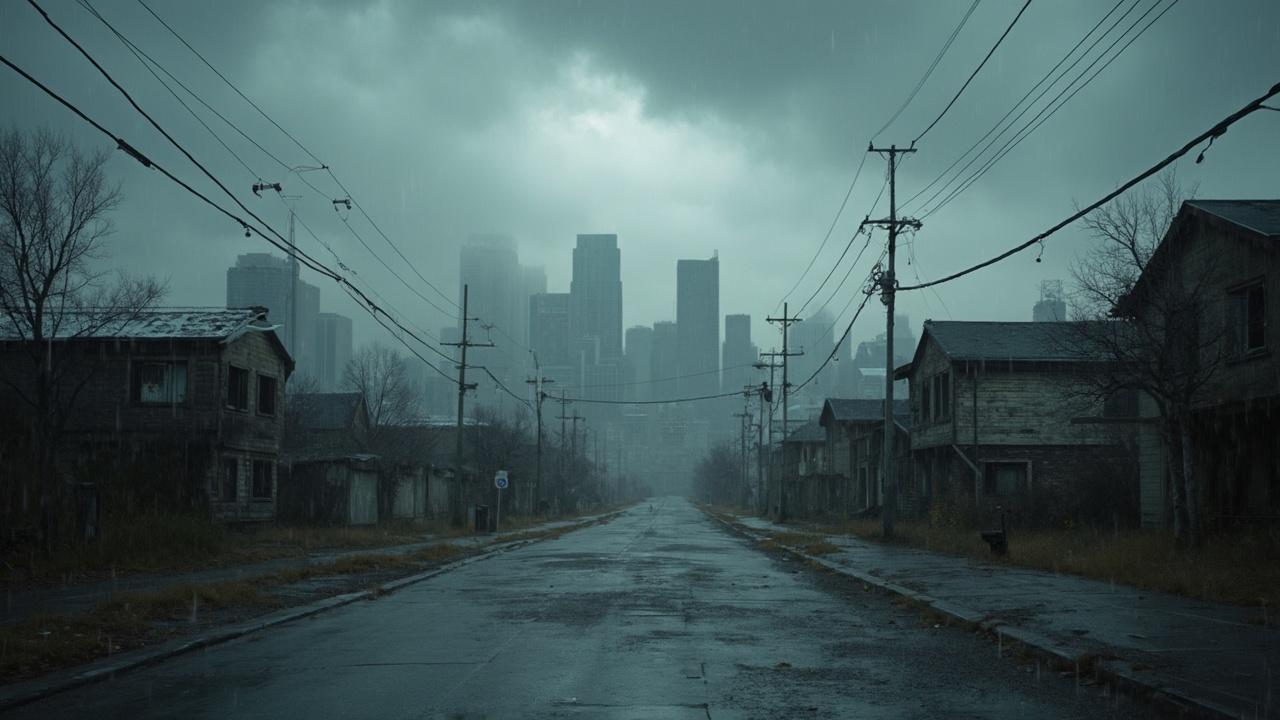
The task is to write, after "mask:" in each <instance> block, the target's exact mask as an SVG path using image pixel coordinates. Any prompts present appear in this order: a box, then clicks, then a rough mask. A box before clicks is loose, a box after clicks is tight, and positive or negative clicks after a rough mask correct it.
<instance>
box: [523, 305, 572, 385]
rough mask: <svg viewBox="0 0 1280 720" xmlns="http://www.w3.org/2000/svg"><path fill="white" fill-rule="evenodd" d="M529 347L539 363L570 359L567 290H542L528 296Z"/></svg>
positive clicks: (557, 363) (564, 361)
mask: <svg viewBox="0 0 1280 720" xmlns="http://www.w3.org/2000/svg"><path fill="white" fill-rule="evenodd" d="M529 347H530V349H532V350H533V351H534V352H535V353H537V354H538V363H539V364H540V365H542V366H543V367H546V366H548V365H568V364H570V363H569V293H541V294H538V295H533V296H531V297H530V298H529Z"/></svg>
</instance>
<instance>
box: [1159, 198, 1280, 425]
mask: <svg viewBox="0 0 1280 720" xmlns="http://www.w3.org/2000/svg"><path fill="white" fill-rule="evenodd" d="M1190 220H1191V222H1190V223H1188V230H1189V232H1191V233H1193V235H1192V236H1191V238H1192V239H1191V241H1190V242H1189V243H1188V244H1187V246H1186V252H1185V254H1184V255H1183V257H1182V258H1181V262H1180V263H1177V264H1176V265H1175V269H1176V271H1177V272H1182V273H1187V274H1192V276H1194V273H1196V272H1197V269H1199V268H1209V269H1210V270H1211V272H1212V276H1213V279H1212V281H1211V287H1213V288H1214V289H1215V291H1214V292H1213V293H1211V296H1210V297H1211V299H1212V300H1213V304H1212V306H1210V307H1208V308H1206V313H1205V317H1204V319H1203V322H1205V323H1207V324H1209V329H1208V331H1209V332H1214V333H1218V334H1221V333H1224V332H1225V321H1226V318H1227V308H1226V301H1227V290H1228V289H1229V288H1232V287H1235V286H1238V285H1240V284H1242V283H1245V282H1248V281H1251V280H1253V279H1255V278H1259V277H1261V278H1262V279H1263V283H1264V285H1265V287H1266V290H1265V303H1266V310H1265V315H1266V320H1267V328H1266V352H1265V353H1262V354H1260V355H1257V356H1254V357H1253V358H1251V359H1246V360H1242V361H1237V360H1232V361H1228V362H1227V363H1226V364H1225V366H1223V367H1222V368H1221V371H1220V372H1219V373H1218V374H1217V375H1216V376H1215V377H1214V378H1213V382H1212V383H1211V384H1210V386H1209V388H1208V389H1207V392H1206V393H1205V396H1204V398H1203V404H1204V405H1209V406H1214V405H1223V404H1228V403H1238V402H1247V401H1249V400H1252V399H1256V398H1264V397H1268V396H1271V397H1274V396H1277V395H1280V361H1277V356H1278V355H1280V245H1277V244H1276V241H1275V240H1274V239H1263V238H1258V237H1256V236H1254V235H1251V234H1248V233H1244V232H1241V231H1239V230H1238V229H1237V228H1236V227H1235V226H1233V225H1231V224H1229V223H1226V222H1223V221H1221V220H1218V219H1217V218H1213V217H1203V216H1201V215H1199V214H1198V213H1196V214H1193V215H1192V216H1191V218H1190ZM1206 352H1210V351H1206Z"/></svg>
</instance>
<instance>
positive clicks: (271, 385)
mask: <svg viewBox="0 0 1280 720" xmlns="http://www.w3.org/2000/svg"><path fill="white" fill-rule="evenodd" d="M258 414H259V415H275V414H276V379H275V378H273V377H271V376H270V375H259V376H258Z"/></svg>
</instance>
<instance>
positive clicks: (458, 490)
mask: <svg viewBox="0 0 1280 720" xmlns="http://www.w3.org/2000/svg"><path fill="white" fill-rule="evenodd" d="M468 307H469V304H468V290H467V286H466V285H463V286H462V342H456V343H440V344H441V345H451V346H453V347H460V348H462V357H461V360H460V362H459V363H458V366H457V367H458V425H457V430H456V431H455V433H454V439H453V441H454V444H453V498H452V502H451V503H450V504H452V505H453V513H452V515H453V524H454V526H455V527H461V526H462V525H464V524H465V522H466V520H465V518H464V512H463V505H462V423H463V405H464V404H465V401H466V398H467V390H474V389H475V388H476V387H477V386H476V384H475V383H471V384H470V385H468V384H467V348H469V347H493V343H491V342H482V343H473V342H471V340H470V339H469V338H468V337H467V325H468V324H469V323H470V321H472V320H478V319H479V318H473V317H467V308H468Z"/></svg>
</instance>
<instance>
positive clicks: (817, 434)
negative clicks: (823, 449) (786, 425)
mask: <svg viewBox="0 0 1280 720" xmlns="http://www.w3.org/2000/svg"><path fill="white" fill-rule="evenodd" d="M826 441H827V433H826V431H824V430H823V429H822V426H820V425H818V422H817V421H816V420H810V421H809V422H807V423H805V424H803V425H801V426H800V427H798V428H796V429H795V430H792V431H791V434H790V435H788V436H787V439H786V442H789V443H813V442H826Z"/></svg>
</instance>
